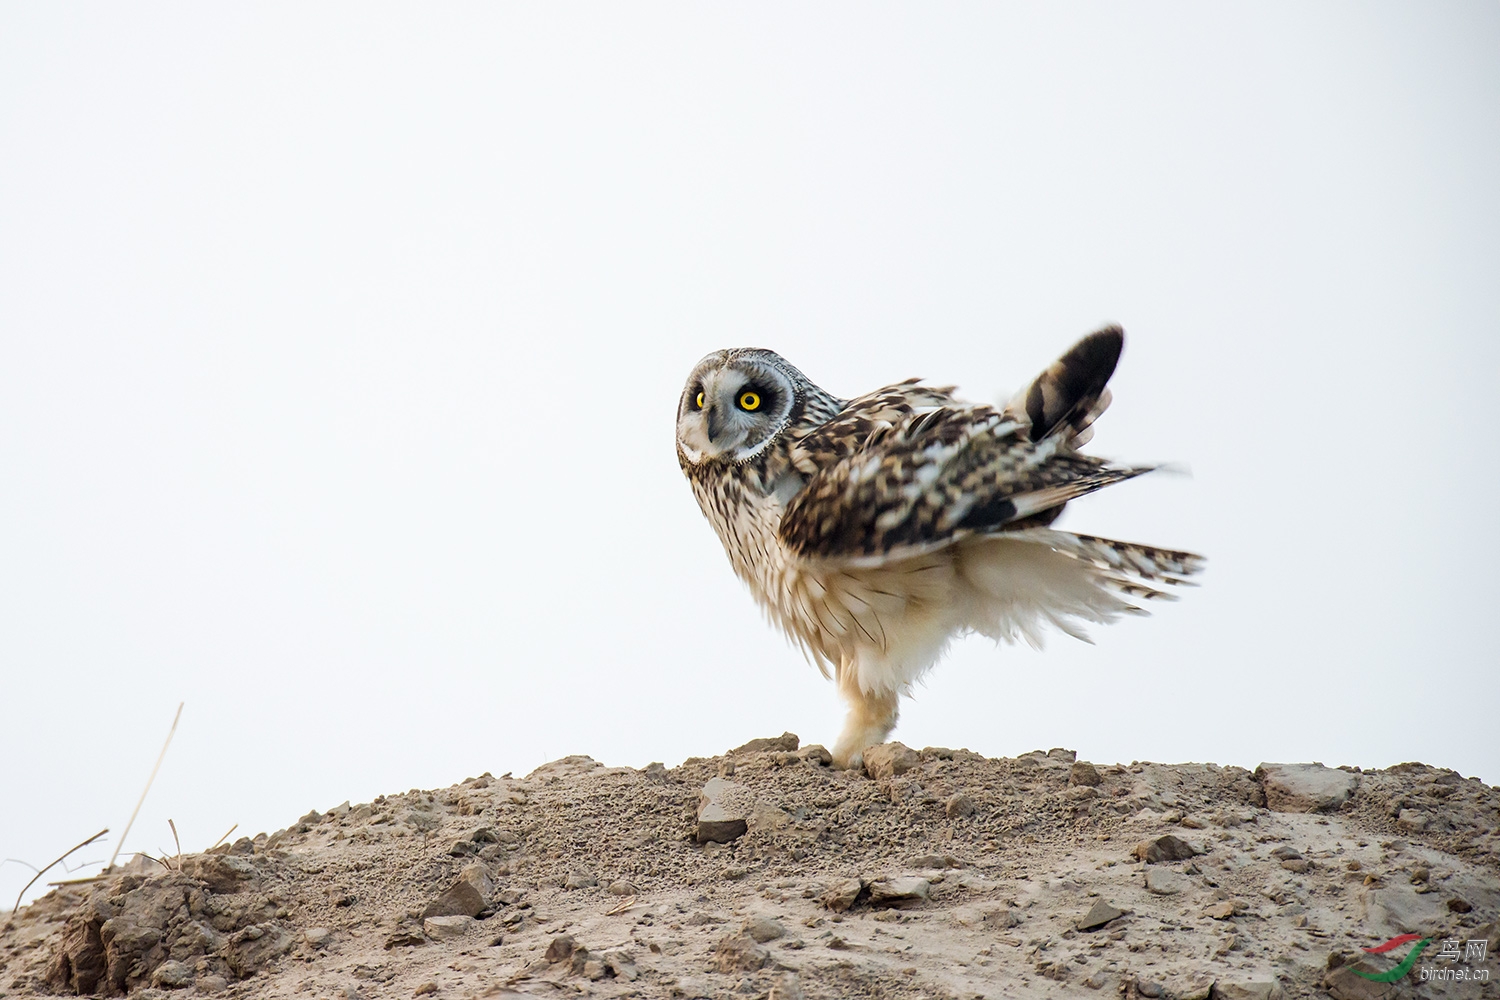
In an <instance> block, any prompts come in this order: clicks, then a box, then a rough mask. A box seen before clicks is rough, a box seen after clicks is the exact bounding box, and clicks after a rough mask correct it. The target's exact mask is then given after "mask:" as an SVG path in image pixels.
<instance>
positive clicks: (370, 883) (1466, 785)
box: [0, 734, 1500, 1000]
mask: <svg viewBox="0 0 1500 1000" xmlns="http://www.w3.org/2000/svg"><path fill="white" fill-rule="evenodd" d="M1268 803H1269V807H1268ZM1283 810H1297V811H1283ZM1303 810H1313V811H1303ZM1497 828H1500V790H1497V789H1495V788H1491V787H1489V786H1486V785H1484V784H1483V783H1481V782H1479V781H1476V780H1472V779H1468V780H1465V779H1462V778H1461V777H1459V776H1458V775H1457V774H1454V773H1453V772H1451V771H1443V770H1439V769H1436V768H1430V767H1427V766H1425V765H1420V764H1404V765H1400V766H1398V767H1395V768H1390V769H1388V770H1386V771H1378V772H1361V771H1359V770H1358V769H1354V768H1345V769H1334V768H1324V767H1322V766H1321V765H1263V766H1262V767H1261V768H1259V769H1258V770H1257V771H1256V772H1255V773H1253V774H1252V773H1251V772H1249V771H1246V770H1244V769H1242V768H1236V767H1218V766H1215V765H1212V764H1179V765H1163V764H1151V763H1134V764H1131V765H1094V764H1089V763H1087V762H1081V761H1077V760H1075V757H1074V754H1073V753H1072V752H1071V751H1064V750H1052V751H1050V752H1045V753H1044V752H1041V751H1038V752H1035V753H1031V754H1026V755H1024V756H1021V757H1017V758H1014V759H1001V760H993V759H988V758H984V757H981V756H979V755H978V754H973V753H970V752H968V751H964V750H946V749H941V748H927V749H925V750H922V751H913V750H909V749H907V748H906V747H903V746H901V745H900V744H887V745H886V746H884V747H880V748H875V749H872V751H871V752H870V753H869V754H868V755H867V761H866V770H865V771H863V772H854V771H836V770H833V769H832V768H830V767H829V766H828V755H827V752H826V751H824V750H823V749H822V748H821V747H807V748H801V747H799V744H798V741H797V739H796V737H795V736H791V735H790V734H787V735H784V736H782V737H779V738H775V739H767V740H757V741H754V742H753V743H751V744H747V745H746V746H745V747H741V748H740V749H738V750H736V751H731V752H730V753H728V754H726V755H724V756H722V757H714V758H707V759H703V758H692V759H689V760H687V761H685V762H684V763H683V764H682V765H681V766H680V767H677V768H671V769H669V768H665V767H663V766H662V765H660V764H653V765H650V766H648V767H646V768H644V769H642V770H636V769H633V768H614V767H606V766H604V765H602V764H600V763H598V762H596V761H593V760H590V759H589V758H587V757H567V758H564V759H562V760H559V761H554V762H552V763H550V764H547V765H544V766H543V767H541V768H539V769H537V770H536V771H535V772H533V773H532V774H530V775H527V776H526V777H525V778H513V777H511V776H509V775H506V776H504V777H500V778H494V777H491V776H490V775H483V776H481V777H478V778H472V779H469V780H467V781H465V782H463V783H461V784H459V785H456V786H454V787H452V788H448V789H443V790H441V791H435V792H421V791H415V790H413V791H411V792H408V793H406V794H404V795H392V796H382V797H380V798H378V799H376V800H375V801H374V802H371V803H368V804H364V805H357V806H351V805H349V804H348V803H345V804H343V805H340V806H337V807H335V808H334V809H331V810H329V811H328V812H327V813H316V812H314V813H309V814H308V815H307V816H304V817H302V819H301V820H299V821H298V823H297V824H295V825H294V826H292V827H290V828H289V829H287V830H283V831H280V832H278V833H276V834H274V835H272V836H269V837H267V836H265V835H261V836H259V837H256V838H253V839H252V838H242V839H241V840H240V841H238V842H236V843H234V844H232V845H227V846H225V847H222V848H219V849H218V850H216V851H215V852H210V853H208V854H202V855H194V856H191V857H185V858H182V859H181V861H180V864H179V863H178V862H177V861H176V859H169V863H168V865H157V864H155V863H154V862H153V863H151V864H152V867H153V869H154V870H153V871H150V872H148V871H134V872H128V873H124V874H117V875H113V876H110V877H108V878H105V879H102V880H100V881H98V882H95V883H91V884H84V885H74V886H65V887H62V888H60V889H58V890H57V891H56V892H53V893H52V894H50V895H48V896H47V897H45V898H43V899H41V900H38V901H37V902H36V903H34V904H33V905H31V906H29V907H26V908H24V909H23V910H22V911H21V912H20V913H18V914H16V915H14V916H13V917H11V918H9V919H8V921H7V923H6V924H5V925H4V926H3V928H0V996H21V995H25V996H31V995H39V994H63V995H75V994H80V993H82V994H89V993H98V994H103V995H120V994H125V993H130V994H131V995H134V996H162V997H165V996H167V995H170V994H171V993H174V992H176V991H178V990H188V991H190V992H191V993H192V994H218V995H220V996H224V997H238V996H244V997H251V996H253V997H282V996H285V997H293V996H301V995H313V996H337V997H349V998H356V997H383V996H392V997H395V996H401V997H410V996H424V995H434V996H438V997H444V996H452V997H470V996H474V997H481V996H503V995H530V994H539V995H549V996H550V995H554V994H556V993H558V991H559V990H560V991H562V992H563V993H566V994H569V995H581V996H611V997H625V996H636V997H719V996H727V995H730V994H734V995H744V996H747V997H755V996H758V997H775V998H780V1000H787V998H791V997H797V996H805V997H828V998H844V997H893V998H894V997H900V998H908V997H910V998H916V997H933V998H937V997H965V998H971V997H977V996H1000V995H1016V994H1019V993H1022V992H1026V993H1040V994H1043V995H1049V994H1050V995H1085V996H1103V995H1106V994H1104V993H1094V990H1101V991H1103V990H1108V991H1109V994H1108V995H1114V994H1117V993H1119V992H1124V993H1126V994H1127V995H1135V996H1146V997H1177V998H1184V1000H1185V998H1189V997H1208V996H1210V994H1211V993H1212V994H1213V995H1215V996H1222V997H1267V998H1269V997H1272V996H1276V995H1282V994H1286V995H1291V996H1301V995H1309V996H1310V995H1325V994H1326V993H1327V992H1329V991H1331V992H1332V995H1334V996H1337V997H1364V996H1377V995H1382V994H1381V993H1380V992H1379V991H1380V990H1390V989H1391V987H1385V986H1379V987H1378V988H1377V985H1376V984H1373V983H1369V982H1368V981H1367V980H1364V979H1362V978H1359V977H1357V976H1355V975H1354V974H1353V973H1352V972H1350V970H1349V963H1351V962H1353V961H1354V959H1355V958H1356V957H1358V958H1359V960H1360V961H1361V962H1363V963H1365V965H1364V966H1362V968H1366V969H1368V970H1376V969H1383V968H1388V967H1391V966H1392V965H1394V962H1393V961H1391V960H1388V959H1386V958H1383V957H1368V956H1366V955H1365V953H1364V952H1363V951H1362V950H1361V949H1362V948H1364V947H1368V946H1372V945H1375V944H1377V943H1379V942H1380V941H1383V940H1385V939H1387V938H1389V937H1392V936H1394V935H1398V934H1403V933H1420V934H1422V935H1423V936H1426V937H1432V938H1434V939H1435V940H1443V941H1445V942H1446V941H1449V940H1452V941H1459V942H1463V943H1465V945H1466V946H1467V943H1468V942H1474V943H1475V948H1477V947H1478V943H1479V942H1484V945H1485V950H1486V952H1487V954H1486V956H1485V957H1483V958H1476V955H1477V951H1476V950H1475V949H1474V948H1469V949H1468V950H1467V957H1460V958H1458V959H1453V960H1451V961H1449V962H1448V966H1451V967H1452V968H1454V969H1464V968H1468V969H1475V970H1484V971H1489V970H1490V969H1491V968H1492V967H1493V966H1494V965H1495V964H1496V963H1497V959H1495V958H1494V955H1495V951H1496V949H1497V948H1500V940H1497V939H1496V930H1495V920H1496V916H1497V912H1500V835H1497V833H1496V830H1497ZM1404 951H1405V949H1400V950H1397V951H1395V952H1392V954H1393V955H1396V956H1398V957H1399V955H1401V954H1402V953H1404ZM1432 952H1433V954H1434V957H1433V963H1436V964H1435V965H1434V967H1436V965H1438V964H1441V963H1440V961H1439V959H1438V958H1437V957H1436V953H1437V947H1436V945H1434V947H1433V949H1432ZM1448 966H1444V967H1445V968H1446V967H1448ZM1413 974H1414V975H1415V972H1414V973H1413ZM1469 987H1473V988H1476V989H1478V990H1479V991H1480V992H1479V993H1478V994H1477V995H1491V994H1492V993H1493V991H1495V990H1496V989H1497V987H1496V986H1495V984H1493V983H1474V982H1466V983H1465V984H1464V988H1469ZM1361 991H1363V992H1361ZM1372 991H1374V992H1372Z"/></svg>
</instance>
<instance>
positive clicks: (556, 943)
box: [543, 934, 575, 965]
mask: <svg viewBox="0 0 1500 1000" xmlns="http://www.w3.org/2000/svg"><path fill="white" fill-rule="evenodd" d="M574 944H575V942H574V941H573V935H571V934H559V935H558V936H557V937H555V938H553V939H552V940H551V941H550V942H549V943H548V945H547V952H546V954H545V955H544V956H543V957H544V958H546V959H547V961H548V962H551V963H552V964H554V965H556V964H557V963H558V962H563V961H566V960H567V959H569V958H572V957H573V946H574Z"/></svg>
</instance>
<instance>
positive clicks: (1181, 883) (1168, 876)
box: [1146, 865, 1193, 896]
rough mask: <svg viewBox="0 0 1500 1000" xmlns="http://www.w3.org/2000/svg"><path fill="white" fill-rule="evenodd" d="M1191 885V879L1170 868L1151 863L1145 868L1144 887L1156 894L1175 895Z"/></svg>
mask: <svg viewBox="0 0 1500 1000" xmlns="http://www.w3.org/2000/svg"><path fill="white" fill-rule="evenodd" d="M1192 886H1193V881H1192V879H1190V878H1188V877H1187V876H1186V875H1183V874H1180V873H1178V872H1174V871H1173V870H1172V869H1170V868H1158V867H1156V866H1154V865H1153V866H1152V867H1150V868H1147V869H1146V889H1147V890H1148V891H1150V892H1154V893H1156V894H1157V895H1158V896H1171V895H1175V894H1176V893H1179V892H1185V891H1186V890H1188V889H1191V888H1192Z"/></svg>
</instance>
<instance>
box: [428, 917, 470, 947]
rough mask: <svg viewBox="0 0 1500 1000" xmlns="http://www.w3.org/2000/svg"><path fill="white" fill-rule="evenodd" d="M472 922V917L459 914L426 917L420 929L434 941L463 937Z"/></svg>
mask: <svg viewBox="0 0 1500 1000" xmlns="http://www.w3.org/2000/svg"><path fill="white" fill-rule="evenodd" d="M473 924H474V918H473V917H466V916H461V915H453V916H443V917H427V918H426V919H425V920H423V921H422V930H423V931H424V932H426V934H427V936H428V937H430V938H432V939H433V940H434V941H447V940H452V939H453V938H461V937H463V936H464V935H465V934H467V933H469V928H470V927H471V926H473Z"/></svg>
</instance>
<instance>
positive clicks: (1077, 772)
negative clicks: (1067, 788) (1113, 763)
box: [1068, 760, 1104, 788]
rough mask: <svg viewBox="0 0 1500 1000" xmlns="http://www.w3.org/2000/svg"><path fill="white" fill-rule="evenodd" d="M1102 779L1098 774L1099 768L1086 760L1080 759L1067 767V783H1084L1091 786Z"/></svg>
mask: <svg viewBox="0 0 1500 1000" xmlns="http://www.w3.org/2000/svg"><path fill="white" fill-rule="evenodd" d="M1103 780H1104V779H1103V778H1101V777H1100V776H1099V769H1098V768H1096V767H1094V765H1093V764H1090V763H1089V762H1088V761H1086V760H1080V761H1077V762H1076V763H1074V764H1073V766H1072V767H1071V768H1069V769H1068V784H1070V785H1086V786H1088V787H1090V788H1092V787H1093V786H1095V785H1098V784H1099V783H1100V782H1102V781H1103Z"/></svg>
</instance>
